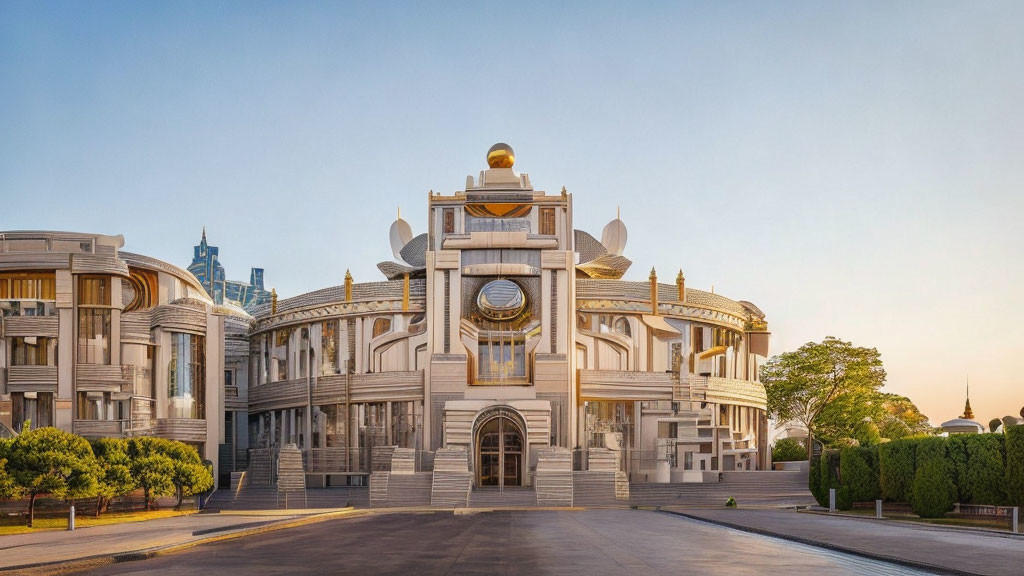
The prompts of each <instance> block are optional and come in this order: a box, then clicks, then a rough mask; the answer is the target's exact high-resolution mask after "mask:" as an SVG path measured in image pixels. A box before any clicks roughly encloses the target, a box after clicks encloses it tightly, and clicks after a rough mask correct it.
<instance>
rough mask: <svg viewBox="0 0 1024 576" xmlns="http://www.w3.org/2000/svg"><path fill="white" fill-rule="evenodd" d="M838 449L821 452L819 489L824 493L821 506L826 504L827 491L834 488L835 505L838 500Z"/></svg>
mask: <svg viewBox="0 0 1024 576" xmlns="http://www.w3.org/2000/svg"><path fill="white" fill-rule="evenodd" d="M841 487H842V486H841V485H840V484H839V451H838V450H825V451H823V452H822V453H821V485H820V490H821V491H822V493H823V494H824V498H823V499H824V502H823V503H822V506H828V491H829V489H831V488H835V489H836V505H837V506H838V502H839V489H840V488H841Z"/></svg>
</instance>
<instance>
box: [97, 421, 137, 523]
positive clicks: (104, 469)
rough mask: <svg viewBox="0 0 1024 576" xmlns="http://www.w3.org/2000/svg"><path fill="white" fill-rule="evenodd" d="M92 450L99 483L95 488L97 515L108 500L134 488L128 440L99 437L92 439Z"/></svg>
mask: <svg viewBox="0 0 1024 576" xmlns="http://www.w3.org/2000/svg"><path fill="white" fill-rule="evenodd" d="M92 451H93V453H94V454H95V455H96V462H97V464H99V468H100V474H99V477H98V480H99V484H98V486H97V490H96V515H97V516H99V515H100V512H102V511H103V509H104V508H106V507H107V505H109V504H110V500H111V499H112V498H114V497H116V496H123V495H125V494H128V493H129V492H131V491H132V490H134V489H135V479H134V478H133V477H132V471H131V460H130V459H129V457H128V441H127V440H124V439H121V438H100V439H98V440H95V441H93V443H92Z"/></svg>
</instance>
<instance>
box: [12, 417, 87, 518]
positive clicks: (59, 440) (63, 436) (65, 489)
mask: <svg viewBox="0 0 1024 576" xmlns="http://www.w3.org/2000/svg"><path fill="white" fill-rule="evenodd" d="M7 470H9V471H10V474H11V476H12V477H13V478H14V481H15V482H17V484H18V485H19V486H21V488H22V489H24V491H25V492H26V493H28V497H29V500H28V525H29V527H31V526H32V522H33V521H34V520H35V505H36V498H38V497H39V495H40V494H49V495H50V496H51V497H53V498H57V499H61V500H72V499H74V498H86V497H88V496H92V495H94V494H95V493H96V477H97V475H98V474H99V467H98V466H97V464H96V458H95V456H93V453H92V447H91V446H89V442H87V441H86V440H85V438H82V437H81V436H76V435H74V434H72V433H70V432H64V431H63V430H58V429H56V428H49V427H47V428H37V429H35V430H29V431H27V432H22V433H21V434H20V435H19V436H17V437H16V438H15V439H14V442H12V443H11V445H10V447H9V448H8V462H7Z"/></svg>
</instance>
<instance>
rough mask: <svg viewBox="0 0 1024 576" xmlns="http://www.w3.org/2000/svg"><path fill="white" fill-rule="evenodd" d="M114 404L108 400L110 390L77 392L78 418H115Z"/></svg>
mask: <svg viewBox="0 0 1024 576" xmlns="http://www.w3.org/2000/svg"><path fill="white" fill-rule="evenodd" d="M115 404H117V402H111V401H110V392H79V393H78V416H77V418H78V419H79V420H117V419H118V418H117V416H118V414H116V413H115V412H116V410H115Z"/></svg>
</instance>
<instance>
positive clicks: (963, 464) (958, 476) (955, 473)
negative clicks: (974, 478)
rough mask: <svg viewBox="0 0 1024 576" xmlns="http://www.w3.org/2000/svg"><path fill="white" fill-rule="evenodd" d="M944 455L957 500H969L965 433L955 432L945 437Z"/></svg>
mask: <svg viewBox="0 0 1024 576" xmlns="http://www.w3.org/2000/svg"><path fill="white" fill-rule="evenodd" d="M946 455H947V457H948V458H949V471H950V474H952V480H953V485H954V486H956V498H957V501H958V502H970V501H971V486H970V482H968V481H967V435H964V434H955V435H953V436H950V437H948V438H946Z"/></svg>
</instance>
